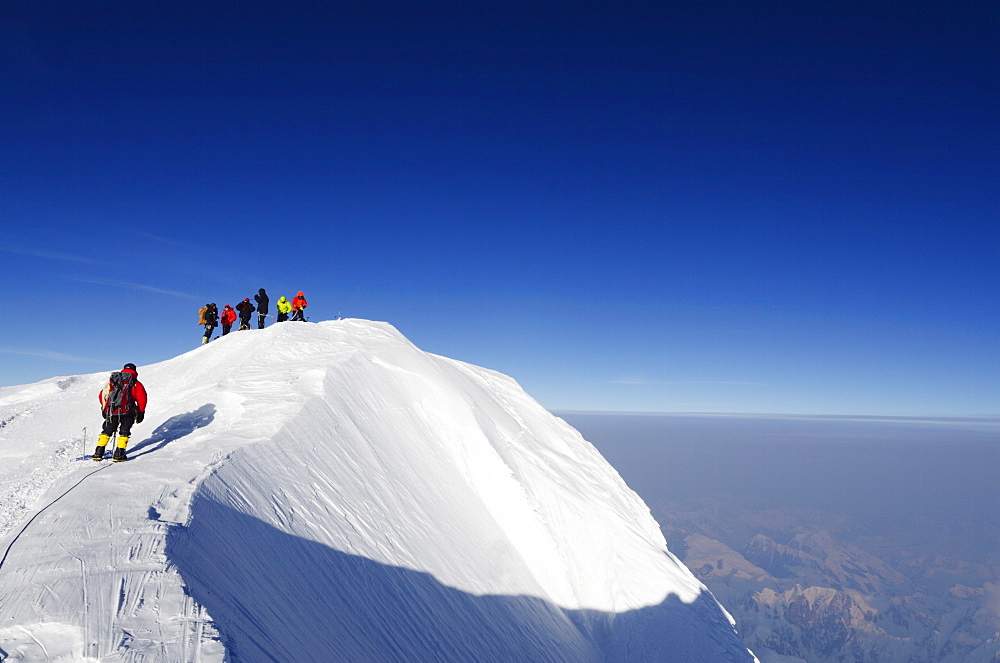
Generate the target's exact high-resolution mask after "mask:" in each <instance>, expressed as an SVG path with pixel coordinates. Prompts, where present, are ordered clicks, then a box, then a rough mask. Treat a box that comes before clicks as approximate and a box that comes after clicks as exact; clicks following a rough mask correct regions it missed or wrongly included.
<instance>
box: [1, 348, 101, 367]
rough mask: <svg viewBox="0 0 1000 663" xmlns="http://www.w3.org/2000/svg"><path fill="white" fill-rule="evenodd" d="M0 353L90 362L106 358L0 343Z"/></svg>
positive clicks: (99, 361)
mask: <svg viewBox="0 0 1000 663" xmlns="http://www.w3.org/2000/svg"><path fill="white" fill-rule="evenodd" d="M0 354H7V355H19V356H21V357H38V358H39V359H50V360H52V361H74V362H80V361H82V362H87V363H92V364H106V363H107V360H106V359H95V358H94V357H77V356H76V355H68V354H66V353H64V352H52V351H51V350H32V349H30V348H12V347H9V346H6V345H0Z"/></svg>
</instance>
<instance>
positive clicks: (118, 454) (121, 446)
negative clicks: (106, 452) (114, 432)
mask: <svg viewBox="0 0 1000 663" xmlns="http://www.w3.org/2000/svg"><path fill="white" fill-rule="evenodd" d="M127 444H128V436H127V435H119V436H118V446H116V447H115V455H114V456H112V457H111V460H113V461H115V462H116V463H120V462H121V461H123V460H128V458H126V457H125V445H127Z"/></svg>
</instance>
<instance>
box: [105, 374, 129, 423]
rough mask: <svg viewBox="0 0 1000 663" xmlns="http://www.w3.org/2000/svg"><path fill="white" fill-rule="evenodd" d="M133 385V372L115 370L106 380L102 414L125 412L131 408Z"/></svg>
mask: <svg viewBox="0 0 1000 663" xmlns="http://www.w3.org/2000/svg"><path fill="white" fill-rule="evenodd" d="M134 386H135V373H129V372H127V371H115V372H114V373H112V374H111V379H110V380H108V395H107V396H105V397H104V407H103V408H102V409H101V411H102V412H103V413H104V416H108V415H110V414H125V413H127V412H128V411H130V410H131V409H132V387H134Z"/></svg>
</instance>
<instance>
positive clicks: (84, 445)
mask: <svg viewBox="0 0 1000 663" xmlns="http://www.w3.org/2000/svg"><path fill="white" fill-rule="evenodd" d="M83 455H84V456H86V455H87V427H86V426H84V427H83Z"/></svg>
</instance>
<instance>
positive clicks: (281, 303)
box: [198, 288, 309, 345]
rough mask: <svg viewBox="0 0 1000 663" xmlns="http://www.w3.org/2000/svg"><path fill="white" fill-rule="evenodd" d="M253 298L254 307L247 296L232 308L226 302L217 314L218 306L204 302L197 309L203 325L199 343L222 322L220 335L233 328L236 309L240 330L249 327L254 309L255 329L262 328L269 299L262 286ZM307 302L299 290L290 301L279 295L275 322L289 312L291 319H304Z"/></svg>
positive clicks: (208, 338)
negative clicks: (202, 334) (255, 312)
mask: <svg viewBox="0 0 1000 663" xmlns="http://www.w3.org/2000/svg"><path fill="white" fill-rule="evenodd" d="M253 298H254V300H255V301H256V302H257V306H256V307H254V305H253V304H251V303H250V298H249V297H247V298H246V299H244V300H243V301H242V302H240V303H239V304H237V305H236V308H235V309H233V307H232V306H230V305H229V304H226V306H225V308H224V309H223V310H222V314H221V315H220V314H219V307H217V306H216V305H215V304H214V303H213V304H205V306H203V307H201V308H200V309H198V324H199V325H204V326H205V335H204V336H202V338H201V343H202V345H204V344H205V343H208V342H209V341H210V340H211V339H212V332H213V331H215V328H216V327H217V326H218V325H219V323H220V322H221V323H222V335H223V336H225V335H226V334H228V333H229V331H230V330H231V329H232V328H233V323H235V322H236V317H237V311H238V312H239V319H240V327H239V329H240V330H243V329H250V317H251V316H252V315H253V313H254V311H257V329H263V328H264V319H265V318H267V317H268V306H269V305H270V299H269V298H268V296H267V293H266V292H265V291H264V288H261V289H260V290H258V291H257V294H256V295H254V296H253ZM308 305H309V302H307V301H306V297H305V295H304V294H302V291H301V290H299V294H298V295H296V296H295V297H293V298H292V301H288V300H287V299H285V298H284V297H283V296H282V297H280V298H279V299H278V301H277V303H276V306H277V309H278V318H277V322H285V321H286V320H288V319H289V317H288V314H289V313H291V316H292V317H291V319H292V320H299V321H302V322H305V321H306V307H307V306H308Z"/></svg>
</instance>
